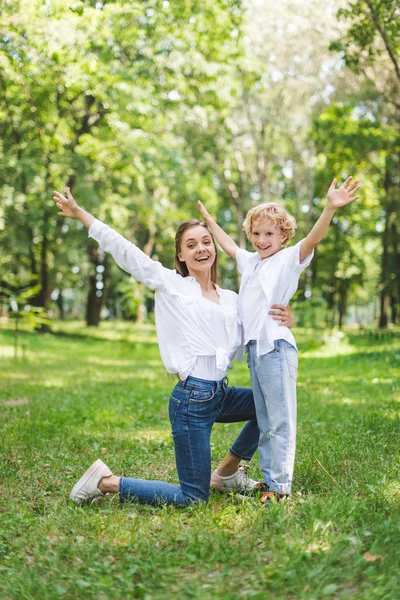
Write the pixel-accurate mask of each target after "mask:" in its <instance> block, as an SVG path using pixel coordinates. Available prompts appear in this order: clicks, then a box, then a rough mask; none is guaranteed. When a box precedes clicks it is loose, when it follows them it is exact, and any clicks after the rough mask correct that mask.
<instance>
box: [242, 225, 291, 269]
mask: <svg viewBox="0 0 400 600" xmlns="http://www.w3.org/2000/svg"><path fill="white" fill-rule="evenodd" d="M250 241H251V244H252V246H253V248H254V250H255V251H256V252H258V254H259V255H260V256H261V259H264V258H269V257H270V256H273V255H274V254H276V253H277V252H279V250H281V249H282V246H283V244H284V243H285V242H286V235H285V234H284V233H283V232H282V230H281V228H280V227H277V226H276V225H275V224H274V223H273V221H270V220H268V219H264V220H262V221H255V222H254V223H253V227H252V230H251V234H250Z"/></svg>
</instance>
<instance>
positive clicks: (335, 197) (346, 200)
mask: <svg viewBox="0 0 400 600" xmlns="http://www.w3.org/2000/svg"><path fill="white" fill-rule="evenodd" d="M352 179H353V178H352V177H348V178H347V179H346V181H345V182H344V183H342V185H341V186H340V187H339V188H338V189H336V183H337V181H336V179H334V180H333V181H332V183H331V186H330V188H329V190H328V194H327V197H328V200H327V203H326V206H327V207H328V208H332V209H334V210H336V209H337V208H341V207H342V206H346V204H350V202H354V200H358V198H359V197H360V196H354V194H355V193H356V192H357V191H358V190H359V189H360V186H359V182H358V181H357V180H356V181H352Z"/></svg>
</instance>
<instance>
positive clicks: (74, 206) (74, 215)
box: [53, 188, 94, 229]
mask: <svg viewBox="0 0 400 600" xmlns="http://www.w3.org/2000/svg"><path fill="white" fill-rule="evenodd" d="M66 194H67V197H65V196H63V195H62V194H60V192H53V200H54V202H55V203H56V206H57V208H59V209H60V212H59V213H58V214H59V215H62V216H63V217H70V218H71V219H78V221H80V222H81V223H83V225H85V226H86V227H87V228H88V229H89V227H90V226H91V224H92V223H93V221H94V217H93V216H92V215H91V214H90V213H88V212H86V210H84V209H83V208H81V207H80V206H79V205H78V203H77V202H76V200H75V199H74V197H73V195H72V194H71V190H70V189H69V188H67V192H66Z"/></svg>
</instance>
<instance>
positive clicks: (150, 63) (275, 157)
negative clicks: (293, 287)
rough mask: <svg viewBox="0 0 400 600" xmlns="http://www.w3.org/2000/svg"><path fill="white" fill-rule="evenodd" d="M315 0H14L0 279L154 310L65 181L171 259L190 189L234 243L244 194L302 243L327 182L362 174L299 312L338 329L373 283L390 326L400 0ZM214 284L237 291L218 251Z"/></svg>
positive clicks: (5, 71) (9, 15)
mask: <svg viewBox="0 0 400 600" xmlns="http://www.w3.org/2000/svg"><path fill="white" fill-rule="evenodd" d="M320 4H321V3H318V2H316V0H312V1H311V2H307V3H305V2H303V1H302V0H293V1H291V2H289V1H288V0H285V1H284V2H281V3H274V2H273V1H272V0H265V1H264V2H262V3H260V2H258V1H256V0H253V2H250V3H249V4H248V5H246V6H244V5H243V3H242V2H241V0H214V1H211V0H204V2H202V3H201V4H200V3H196V2H192V1H190V0H188V1H185V2H178V1H172V0H170V1H166V0H164V1H160V0H147V1H146V2H141V1H139V0H133V1H127V0H119V1H106V0H103V2H94V1H93V2H92V1H90V2H88V1H85V2H84V1H80V0H77V1H72V0H67V2H65V1H64V0H63V1H62V0H49V1H47V2H44V1H43V0H29V1H28V0H15V1H13V2H9V1H7V0H5V1H4V2H3V3H2V5H1V8H0V11H1V13H0V18H1V22H0V244H1V253H0V280H1V281H0V286H1V287H3V289H5V288H6V281H7V277H8V274H10V276H11V275H16V274H19V275H23V276H26V277H28V279H29V281H30V282H31V285H35V283H36V282H38V283H39V284H40V288H38V292H37V293H36V295H35V297H33V298H32V299H31V300H30V302H31V304H32V305H34V306H37V307H43V308H44V309H45V310H46V311H49V309H50V308H52V307H53V309H54V307H55V306H57V307H58V313H59V315H60V316H64V315H66V314H71V312H75V313H77V312H80V313H81V314H82V313H83V311H84V310H85V312H86V320H87V322H88V323H89V324H93V325H96V324H98V322H99V319H100V312H101V309H102V308H104V307H106V308H107V311H108V313H109V314H110V315H111V316H115V315H117V314H123V315H124V316H125V317H127V316H129V315H132V317H134V318H136V319H143V318H145V316H146V312H147V311H148V310H150V311H151V309H152V300H151V296H149V295H148V293H147V292H146V290H144V289H143V287H141V286H139V285H138V284H135V283H132V282H131V280H130V279H129V277H127V276H126V275H125V274H123V273H122V272H121V271H120V270H119V269H118V268H116V266H115V265H114V264H113V261H112V260H110V258H109V257H107V256H104V255H103V253H102V252H101V250H100V249H99V248H98V247H97V244H95V243H93V242H92V241H91V240H89V239H88V238H87V236H86V230H82V228H81V227H80V224H78V223H76V222H73V221H66V220H62V219H61V218H60V217H58V216H57V211H56V209H55V207H54V206H53V202H52V200H51V197H52V190H53V189H61V190H62V189H64V188H65V187H66V186H67V185H69V186H70V187H71V188H72V191H73V193H74V194H75V196H76V197H77V199H78V201H79V202H80V203H81V204H83V205H84V206H85V208H86V209H88V210H90V211H92V212H93V214H94V215H95V216H97V217H98V218H100V219H102V220H105V221H106V222H107V223H109V224H110V225H112V226H114V227H116V228H117V229H119V230H120V231H121V232H122V233H124V234H125V235H126V236H127V237H128V238H129V239H132V241H134V242H135V243H137V244H138V245H139V246H140V247H141V248H143V249H144V250H145V251H146V252H147V253H148V254H149V255H151V256H154V257H158V258H159V259H160V260H161V261H162V262H163V264H165V266H168V267H172V266H173V234H174V230H175V228H176V225H177V224H178V223H179V222H180V221H182V220H185V219H187V218H193V217H197V212H196V203H195V200H196V199H198V198H200V199H202V200H203V201H204V202H205V203H206V205H207V207H208V208H209V210H210V211H212V212H214V213H215V214H216V215H217V216H218V219H219V220H220V222H221V224H223V225H224V226H225V227H226V228H227V230H228V231H229V232H230V233H231V234H234V235H235V237H237V239H238V241H239V242H240V243H241V245H244V244H245V239H244V234H243V232H242V231H241V223H242V221H243V218H244V216H245V213H246V211H247V210H248V209H249V208H250V206H252V205H254V204H256V203H258V202H261V201H268V200H277V201H280V202H282V203H284V204H285V206H286V207H287V208H288V210H289V211H290V212H292V213H293V214H294V216H296V218H297V221H298V225H299V227H298V239H301V237H302V236H304V234H305V233H306V232H307V231H308V230H309V229H310V227H311V225H312V223H313V222H314V221H315V220H316V218H317V217H318V215H319V213H320V210H321V204H322V203H323V201H324V200H323V199H324V195H325V192H326V189H327V187H328V186H329V184H330V181H331V179H332V178H333V177H334V176H336V177H338V179H340V178H345V177H347V176H348V175H349V174H355V175H357V176H360V177H362V179H363V182H364V191H363V196H362V199H361V200H360V201H359V202H358V203H357V205H352V206H351V207H348V209H346V212H345V213H343V215H342V214H338V219H335V222H334V223H333V224H332V227H331V228H330V231H329V233H328V235H327V239H326V240H324V242H323V243H322V244H321V246H320V248H318V250H317V254H316V258H315V260H314V261H313V263H312V269H310V270H308V272H307V273H306V274H305V276H304V278H303V279H302V283H301V289H300V291H299V294H298V298H297V304H298V306H297V308H296V311H297V313H298V318H299V320H300V323H301V322H302V320H303V322H304V323H310V324H317V323H318V322H320V321H321V320H325V321H326V322H328V323H329V324H332V325H333V324H335V323H336V324H339V325H341V324H343V322H344V317H345V314H346V312H347V311H348V308H349V306H357V307H359V308H360V309H361V308H362V307H367V306H370V305H371V300H372V299H373V298H374V297H375V296H376V289H377V285H378V279H379V281H380V290H379V293H380V311H379V312H380V324H381V326H386V324H387V322H388V306H389V305H391V320H392V321H393V322H396V320H397V319H398V303H399V287H398V285H399V284H398V283H396V280H395V277H396V275H398V273H397V271H396V269H398V265H397V246H398V230H397V225H396V222H395V219H394V215H395V213H396V212H397V208H398V205H397V203H398V197H399V196H398V193H397V192H398V187H399V165H398V149H399V141H398V123H399V117H398V110H399V106H400V105H399V102H398V98H399V95H398V81H399V73H398V20H397V21H396V12H395V8H394V4H396V3H393V2H389V0H386V1H383V0H368V1H366V2H361V1H354V2H351V3H350V2H349V3H346V6H343V5H342V8H341V9H340V10H339V13H338V19H339V20H338V19H337V18H336V13H337V10H338V5H337V3H336V2H335V1H333V0H331V1H329V2H327V3H325V4H324V5H323V6H321V5H320ZM327 31H329V36H327ZM330 42H331V49H329V43H330ZM340 56H342V60H341V59H340ZM344 65H346V66H347V68H345V66H344ZM222 279H223V281H222V283H223V284H224V285H227V286H230V287H235V286H236V284H237V277H236V271H235V269H234V266H233V265H232V264H231V262H230V261H229V260H226V259H225V258H224V259H223V260H222ZM398 281H399V278H398V277H397V282H398ZM396 286H397V287H396ZM129 290H132V291H131V296H130V291H129ZM305 299H308V302H304V300H305ZM310 300H311V301H310ZM52 301H53V302H54V303H55V305H54V304H52ZM82 303H84V304H85V307H86V308H85V309H84V308H83V306H82Z"/></svg>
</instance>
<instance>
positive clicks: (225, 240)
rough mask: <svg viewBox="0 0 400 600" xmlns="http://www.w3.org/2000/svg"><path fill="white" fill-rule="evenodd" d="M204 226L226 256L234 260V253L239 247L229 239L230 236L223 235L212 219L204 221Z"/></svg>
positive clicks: (222, 231) (223, 232) (220, 228)
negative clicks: (205, 225)
mask: <svg viewBox="0 0 400 600" xmlns="http://www.w3.org/2000/svg"><path fill="white" fill-rule="evenodd" d="M206 224H207V227H208V228H209V229H210V231H211V233H212V234H213V236H214V237H215V239H216V240H217V242H218V244H219V245H220V246H221V248H222V250H223V251H224V252H225V253H226V254H228V256H231V257H232V258H235V256H236V251H237V250H238V248H239V246H238V245H237V244H236V242H235V241H234V240H233V239H232V238H231V236H230V235H228V234H227V233H225V231H224V230H223V229H222V227H220V226H219V225H218V224H217V223H216V222H215V221H214V219H213V218H212V217H209V218H207V219H206Z"/></svg>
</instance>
